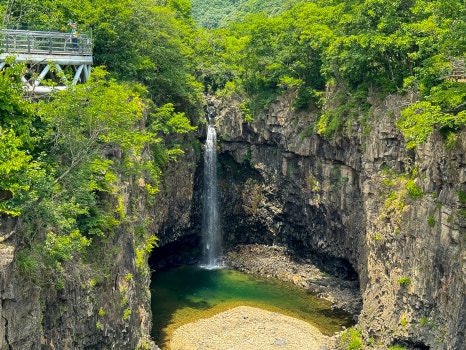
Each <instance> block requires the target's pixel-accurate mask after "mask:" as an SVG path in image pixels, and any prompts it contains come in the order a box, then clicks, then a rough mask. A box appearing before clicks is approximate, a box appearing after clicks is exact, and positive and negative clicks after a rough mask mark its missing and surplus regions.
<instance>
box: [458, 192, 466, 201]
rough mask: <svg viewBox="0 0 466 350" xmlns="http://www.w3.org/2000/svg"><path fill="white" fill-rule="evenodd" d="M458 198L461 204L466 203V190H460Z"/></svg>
mask: <svg viewBox="0 0 466 350" xmlns="http://www.w3.org/2000/svg"><path fill="white" fill-rule="evenodd" d="M458 199H459V201H460V203H461V204H466V191H461V190H460V191H458Z"/></svg>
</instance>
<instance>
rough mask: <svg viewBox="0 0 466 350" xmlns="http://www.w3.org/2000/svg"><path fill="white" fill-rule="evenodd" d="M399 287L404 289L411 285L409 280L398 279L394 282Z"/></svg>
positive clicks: (404, 278) (406, 278)
mask: <svg viewBox="0 0 466 350" xmlns="http://www.w3.org/2000/svg"><path fill="white" fill-rule="evenodd" d="M396 281H397V282H398V283H399V284H400V286H403V287H406V286H409V285H410V284H411V280H410V279H409V278H408V277H400V278H398V279H397V280H396Z"/></svg>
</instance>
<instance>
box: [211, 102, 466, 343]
mask: <svg viewBox="0 0 466 350" xmlns="http://www.w3.org/2000/svg"><path fill="white" fill-rule="evenodd" d="M413 98H414V96H411V95H408V96H403V97H401V96H388V97H387V98H386V99H385V100H383V101H370V102H372V108H371V110H370V116H369V118H368V120H369V123H368V124H367V125H364V126H362V125H360V124H359V123H357V122H354V123H352V124H350V125H347V126H346V132H345V135H346V136H339V137H337V138H335V139H333V140H332V141H326V140H324V139H323V138H321V137H320V136H319V135H317V134H316V133H314V132H313V131H312V126H313V123H314V120H313V118H314V117H313V115H312V113H296V112H295V111H293V109H292V107H291V100H290V97H280V98H279V99H278V100H277V101H275V102H274V103H272V104H271V105H270V108H269V109H268V110H267V111H266V112H264V113H261V114H260V115H259V116H256V117H255V120H254V121H253V122H251V123H245V122H243V118H242V114H241V109H240V108H239V105H240V103H239V102H238V103H236V102H234V101H229V102H228V103H225V102H222V101H216V100H211V101H210V103H209V105H210V108H213V109H215V111H216V113H217V118H216V124H217V134H218V135H219V137H220V138H221V143H220V147H221V150H220V157H219V159H220V162H221V172H222V176H220V178H221V179H222V182H221V185H220V186H221V193H222V202H223V208H224V213H223V215H222V217H223V218H224V220H225V225H224V230H225V232H224V237H225V239H226V242H227V243H230V244H232V245H233V244H236V243H266V244H280V245H285V246H287V247H289V248H290V249H292V250H294V252H296V253H297V254H299V255H301V256H310V257H312V258H313V259H314V261H318V262H320V263H321V264H320V265H321V266H323V267H326V268H327V269H328V270H329V272H333V273H336V274H339V275H341V276H342V277H348V278H351V276H352V275H353V274H354V272H356V273H357V275H358V276H359V281H360V290H361V294H362V298H363V309H362V312H361V314H360V316H359V325H360V326H362V328H363V329H364V332H365V333H364V335H365V338H366V340H367V341H371V342H372V343H373V344H375V345H377V344H380V345H382V346H384V345H389V344H395V343H398V344H401V345H406V346H418V347H421V348H422V347H424V348H428V347H430V348H431V349H460V348H461V346H462V345H461V344H464V342H465V339H464V332H465V328H466V316H465V313H464V310H465V307H466V305H465V303H466V301H465V300H466V298H465V290H466V288H465V287H466V249H465V243H466V240H465V237H466V232H465V231H466V211H465V209H466V203H465V201H466V199H465V197H466V193H465V191H466V156H465V151H466V133H464V132H463V133H462V134H461V135H460V136H459V137H458V142H457V144H456V146H455V147H454V148H452V149H446V148H445V146H444V145H443V142H442V139H441V136H440V135H439V134H434V135H433V136H432V137H431V138H430V140H429V141H428V142H427V143H426V144H424V145H422V146H419V147H417V148H416V150H414V151H408V150H406V148H405V144H404V141H403V137H402V135H401V134H400V132H399V131H398V130H397V129H396V128H395V126H394V122H395V120H396V118H397V117H398V116H399V113H400V110H401V109H402V108H403V107H404V106H406V105H407V104H408V103H409V102H410V100H411V99H413ZM353 269H354V270H353Z"/></svg>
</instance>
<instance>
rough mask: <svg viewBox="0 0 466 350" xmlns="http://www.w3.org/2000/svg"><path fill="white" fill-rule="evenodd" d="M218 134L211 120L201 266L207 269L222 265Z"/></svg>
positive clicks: (205, 166) (203, 213) (208, 136)
mask: <svg viewBox="0 0 466 350" xmlns="http://www.w3.org/2000/svg"><path fill="white" fill-rule="evenodd" d="M216 139H217V134H216V132H215V127H214V126H213V125H212V122H211V121H210V120H209V126H208V129H207V139H206V143H205V154H204V187H203V192H202V240H203V259H202V264H201V266H202V267H204V268H207V269H215V268H219V267H222V263H221V253H222V252H221V250H222V239H221V227H220V220H219V213H218V188H217V149H216V148H217V140H216Z"/></svg>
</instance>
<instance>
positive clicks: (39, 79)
mask: <svg viewBox="0 0 466 350" xmlns="http://www.w3.org/2000/svg"><path fill="white" fill-rule="evenodd" d="M13 58H14V62H15V63H25V64H26V67H27V71H26V72H25V74H24V75H23V76H22V77H21V80H22V81H23V83H24V86H25V88H26V89H27V90H28V91H30V92H33V93H36V94H46V93H50V92H51V91H52V90H53V89H59V90H62V89H65V88H66V86H67V85H70V84H71V85H75V84H78V83H85V82H86V81H87V80H88V79H89V76H90V73H91V66H92V61H93V59H92V40H91V37H90V36H89V35H87V34H79V35H78V37H77V42H72V40H71V34H70V33H63V32H50V31H48V32H47V31H32V30H19V29H0V70H1V69H3V68H4V67H5V66H7V65H8V63H9V62H10V61H9V60H10V59H13Z"/></svg>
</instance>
